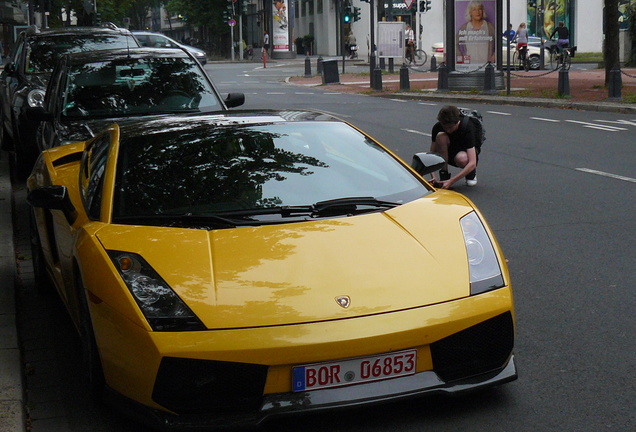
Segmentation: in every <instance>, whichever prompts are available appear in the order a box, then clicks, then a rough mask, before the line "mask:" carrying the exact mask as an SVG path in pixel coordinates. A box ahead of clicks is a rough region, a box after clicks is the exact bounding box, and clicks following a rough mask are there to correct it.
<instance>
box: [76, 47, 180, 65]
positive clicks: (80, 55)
mask: <svg viewBox="0 0 636 432" xmlns="http://www.w3.org/2000/svg"><path fill="white" fill-rule="evenodd" d="M65 57H66V58H67V62H68V63H70V64H73V65H75V64H83V63H92V62H100V61H109V60H114V59H120V58H123V57H129V58H135V59H139V58H148V57H154V58H156V57H163V58H192V57H191V56H190V55H189V54H188V53H187V52H185V51H183V50H181V49H177V48H149V47H141V48H138V47H130V48H117V49H105V50H99V51H90V52H89V51H83V52H74V53H69V54H66V56H65Z"/></svg>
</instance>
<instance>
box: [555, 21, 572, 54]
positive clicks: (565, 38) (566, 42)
mask: <svg viewBox="0 0 636 432" xmlns="http://www.w3.org/2000/svg"><path fill="white" fill-rule="evenodd" d="M554 35H558V38H557V44H556V46H557V50H558V51H559V54H561V52H562V51H563V48H568V47H569V46H570V31H569V30H568V28H567V27H566V26H565V23H564V22H563V21H559V26H558V27H557V28H555V29H554V31H553V32H552V34H551V35H550V39H553V38H554Z"/></svg>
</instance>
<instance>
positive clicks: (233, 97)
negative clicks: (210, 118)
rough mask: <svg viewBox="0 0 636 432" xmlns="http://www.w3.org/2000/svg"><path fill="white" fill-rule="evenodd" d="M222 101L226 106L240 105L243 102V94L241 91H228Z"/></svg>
mask: <svg viewBox="0 0 636 432" xmlns="http://www.w3.org/2000/svg"><path fill="white" fill-rule="evenodd" d="M224 102H225V106H227V107H228V108H234V107H237V106H241V105H243V104H244V103H245V95H244V94H243V93H229V94H228V95H227V97H226V98H225V101H224Z"/></svg>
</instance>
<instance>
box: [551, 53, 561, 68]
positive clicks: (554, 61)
mask: <svg viewBox="0 0 636 432" xmlns="http://www.w3.org/2000/svg"><path fill="white" fill-rule="evenodd" d="M558 68H559V55H558V54H557V53H556V52H554V51H552V52H550V69H552V70H557V69H558Z"/></svg>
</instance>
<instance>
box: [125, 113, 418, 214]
mask: <svg viewBox="0 0 636 432" xmlns="http://www.w3.org/2000/svg"><path fill="white" fill-rule="evenodd" d="M426 193H428V191H427V189H426V188H425V187H424V186H423V185H422V184H421V183H420V182H419V181H417V180H416V178H415V177H414V176H413V175H412V174H411V173H410V172H408V171H407V170H406V169H405V168H404V167H403V166H402V165H400V164H399V163H398V162H397V161H396V160H395V159H394V158H393V157H392V156H390V155H389V154H388V153H386V152H385V151H384V150H383V149H382V148H381V147H379V146H377V145H376V144H374V143H373V142H372V141H370V140H369V139H367V138H366V137H365V136H364V135H363V134H361V133H360V132H358V131H356V130H354V129H353V128H351V127H349V126H347V125H345V124H341V123H331V122H329V123H327V122H315V123H301V122H298V123H285V124H274V125H267V126H252V127H244V126H243V127H241V126H230V127H212V126H207V127H204V128H199V129H197V130H179V127H177V126H175V127H174V130H173V131H170V132H166V133H161V134H150V135H147V136H141V137H139V136H138V137H135V138H132V139H126V140H124V141H122V143H121V145H120V150H119V160H118V178H117V184H116V191H115V220H116V219H117V217H120V216H132V215H154V214H193V215H205V214H209V213H214V212H217V211H226V210H237V209H254V208H265V207H272V206H291V205H308V204H313V203H315V202H318V201H322V200H329V199H336V198H343V197H360V196H365V197H375V198H379V199H385V200H390V201H394V202H407V201H410V200H413V199H415V198H417V197H420V196H423V195H425V194H426Z"/></svg>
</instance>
